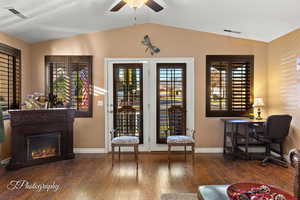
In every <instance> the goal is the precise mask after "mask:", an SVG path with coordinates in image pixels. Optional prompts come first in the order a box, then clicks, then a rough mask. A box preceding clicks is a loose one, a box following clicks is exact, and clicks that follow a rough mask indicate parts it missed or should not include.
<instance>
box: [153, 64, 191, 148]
mask: <svg viewBox="0 0 300 200" xmlns="http://www.w3.org/2000/svg"><path fill="white" fill-rule="evenodd" d="M156 79H157V91H156V92H157V112H156V113H157V117H156V119H157V123H156V124H157V137H156V140H157V141H156V142H157V143H158V144H164V143H166V138H167V135H168V133H169V134H170V135H185V134H186V131H185V130H186V64H185V63H158V64H157V77H156Z"/></svg>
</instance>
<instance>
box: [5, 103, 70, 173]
mask: <svg viewBox="0 0 300 200" xmlns="http://www.w3.org/2000/svg"><path fill="white" fill-rule="evenodd" d="M9 114H10V120H11V129H12V144H11V153H12V158H11V161H10V163H9V165H8V167H7V168H8V169H18V168H22V167H27V166H32V165H36V164H42V163H47V162H52V161H58V160H65V159H72V158H74V152H73V123H74V116H75V110H74V109H64V108H62V109H40V110H11V111H9ZM51 134H53V135H57V134H59V137H58V138H59V141H58V142H59V143H58V146H59V154H57V155H56V156H52V157H45V158H39V159H29V158H28V155H29V153H30V152H28V151H29V149H31V148H29V144H30V142H29V139H30V138H34V137H35V138H42V137H41V136H43V135H46V136H49V135H51ZM51 151H52V150H51Z"/></svg>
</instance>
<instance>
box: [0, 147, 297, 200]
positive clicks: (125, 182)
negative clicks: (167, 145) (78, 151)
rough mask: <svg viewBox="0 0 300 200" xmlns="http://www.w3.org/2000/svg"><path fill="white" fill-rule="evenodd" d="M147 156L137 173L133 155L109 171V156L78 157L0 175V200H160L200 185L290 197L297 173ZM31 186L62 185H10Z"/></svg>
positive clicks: (205, 158) (209, 158)
mask: <svg viewBox="0 0 300 200" xmlns="http://www.w3.org/2000/svg"><path fill="white" fill-rule="evenodd" d="M172 160H173V162H172V164H171V167H170V168H168V159H167V154H165V153H151V154H150V153H145V154H140V156H139V163H140V164H139V168H138V170H136V165H135V162H134V157H133V155H130V154H126V155H123V156H122V157H121V161H122V162H121V164H119V163H118V162H115V166H114V168H112V166H111V155H110V154H103V155H77V156H76V158H75V159H74V160H67V161H60V162H56V163H51V164H45V165H39V166H35V167H30V168H24V169H20V170H17V171H6V172H1V173H0V177H1V178H0V199H1V200H23V199H24V200H25V199H26V200H27V199H28V200H159V198H160V195H161V194H162V193H168V192H193V193H195V192H196V191H197V187H198V186H199V185H207V184H231V183H235V182H246V181H251V182H252V181H253V182H261V183H267V184H272V185H276V186H279V187H281V188H283V189H284V190H287V191H288V192H290V193H292V188H293V187H292V184H293V169H291V168H290V169H284V168H281V167H278V166H275V165H269V166H267V167H261V166H260V165H259V162H258V161H230V160H224V158H223V157H222V156H221V155H216V154H210V155H203V154H202V155H196V158H195V163H194V165H192V162H191V160H190V157H188V160H187V162H185V161H184V156H183V154H181V155H177V156H176V155H173V156H172ZM22 179H24V180H27V181H29V182H30V183H31V184H33V183H36V184H43V183H44V184H52V183H53V182H55V183H56V184H59V185H60V188H59V190H58V191H57V192H53V191H49V192H46V191H41V192H37V191H35V190H28V189H24V188H23V189H20V190H15V191H10V190H8V189H7V184H8V183H9V182H10V181H12V180H22Z"/></svg>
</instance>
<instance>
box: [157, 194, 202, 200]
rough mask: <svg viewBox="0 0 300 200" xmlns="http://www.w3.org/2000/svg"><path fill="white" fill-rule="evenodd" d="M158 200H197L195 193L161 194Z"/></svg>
mask: <svg viewBox="0 0 300 200" xmlns="http://www.w3.org/2000/svg"><path fill="white" fill-rule="evenodd" d="M160 200H198V198H197V194H195V193H166V194H162V195H161V197H160Z"/></svg>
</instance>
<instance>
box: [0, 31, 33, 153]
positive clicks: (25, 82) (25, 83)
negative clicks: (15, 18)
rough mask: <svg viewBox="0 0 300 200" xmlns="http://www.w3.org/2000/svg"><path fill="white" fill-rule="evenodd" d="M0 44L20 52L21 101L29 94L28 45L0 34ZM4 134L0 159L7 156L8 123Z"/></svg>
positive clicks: (29, 61) (8, 142)
mask: <svg viewBox="0 0 300 200" xmlns="http://www.w3.org/2000/svg"><path fill="white" fill-rule="evenodd" d="M0 43H3V44H6V45H9V46H11V47H14V48H17V49H20V50H21V56H22V57H21V62H22V99H24V97H25V96H26V95H27V94H29V93H30V92H31V84H32V81H31V55H30V53H31V52H30V45H29V44H27V43H25V42H23V41H21V40H19V39H16V38H14V37H11V36H9V35H7V34H5V33H2V32H0ZM5 127H6V128H5V130H6V131H5V134H6V139H5V142H4V144H3V145H1V149H2V154H1V156H0V158H6V157H7V156H8V155H9V144H10V128H9V121H5Z"/></svg>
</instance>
